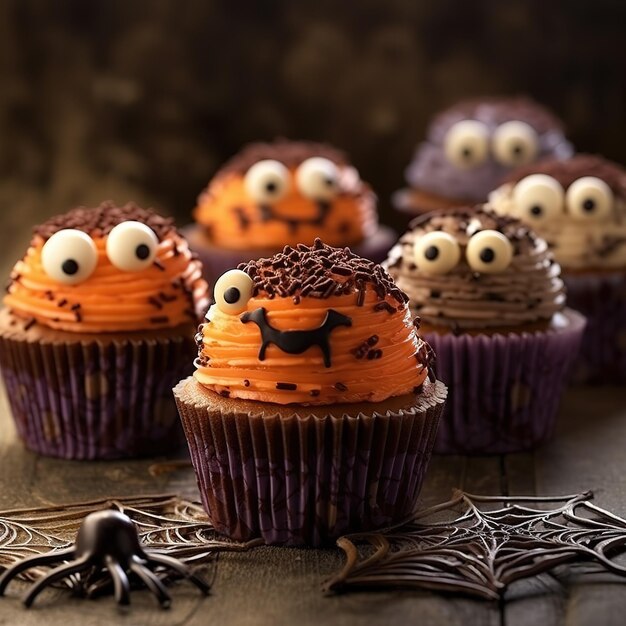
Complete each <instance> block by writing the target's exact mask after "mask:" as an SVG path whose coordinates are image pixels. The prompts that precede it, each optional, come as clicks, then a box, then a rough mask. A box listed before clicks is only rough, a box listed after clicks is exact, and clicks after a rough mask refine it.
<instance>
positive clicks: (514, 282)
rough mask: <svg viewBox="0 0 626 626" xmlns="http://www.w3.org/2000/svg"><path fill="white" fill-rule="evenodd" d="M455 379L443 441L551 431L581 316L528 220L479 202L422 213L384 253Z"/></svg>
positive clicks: (468, 448) (449, 379) (497, 441)
mask: <svg viewBox="0 0 626 626" xmlns="http://www.w3.org/2000/svg"><path fill="white" fill-rule="evenodd" d="M386 265H387V266H388V270H389V273H390V274H391V276H393V277H394V278H395V280H396V284H397V285H398V286H399V287H400V288H401V289H402V290H404V291H405V292H406V293H407V294H408V296H409V298H410V306H411V308H412V310H413V312H414V313H416V314H419V316H420V317H421V319H422V335H423V336H424V338H425V339H426V341H428V343H429V344H430V345H431V346H432V347H433V349H434V351H435V352H436V354H437V375H438V376H439V377H440V378H441V380H443V381H444V382H445V383H446V384H447V385H448V388H449V400H448V402H447V403H446V410H445V414H444V417H443V418H442V422H441V427H440V429H439V435H438V438H437V443H436V447H435V449H436V451H438V452H443V453H467V454H500V453H506V452H513V451H517V450H524V449H530V448H533V447H535V446H537V445H538V444H540V443H542V442H544V441H545V440H546V439H547V438H548V437H549V436H550V435H551V434H552V431H553V427H554V422H555V417H556V413H557V409H558V405H559V399H560V396H561V392H562V389H563V387H564V384H565V380H566V376H567V373H568V371H569V368H570V365H571V363H572V362H573V360H574V358H575V357H576V354H577V352H578V349H579V343H580V338H581V335H582V332H583V329H584V324H585V322H584V318H583V317H582V316H581V315H579V314H578V313H576V312H574V311H571V310H569V309H565V308H564V303H565V293H564V288H563V283H562V281H561V278H560V268H559V266H558V264H557V263H555V262H554V261H553V259H552V255H551V254H550V252H549V250H548V246H547V244H546V242H545V241H544V240H543V239H540V238H539V237H537V236H536V235H535V234H534V233H533V232H532V231H531V230H530V229H528V228H527V227H526V226H524V225H523V224H522V223H521V222H519V221H517V220H515V219H512V218H506V217H501V216H498V215H496V214H494V213H491V212H489V211H485V210H482V209H481V208H480V207H474V208H459V209H448V210H447V211H445V212H443V213H439V214H430V215H425V216H423V217H421V218H417V219H416V220H415V221H414V222H413V223H412V224H411V226H410V229H409V231H408V232H407V233H405V234H404V235H403V236H402V237H401V239H400V242H399V243H398V244H397V246H396V247H395V248H394V249H393V250H392V251H391V253H390V256H389V259H388V261H387V263H386Z"/></svg>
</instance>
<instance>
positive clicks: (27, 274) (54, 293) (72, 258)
mask: <svg viewBox="0 0 626 626" xmlns="http://www.w3.org/2000/svg"><path fill="white" fill-rule="evenodd" d="M4 305H5V307H4V308H3V309H2V310H1V311H0V366H1V369H2V376H3V378H4V382H5V385H6V387H7V391H8V397H9V402H10V404H11V409H12V412H13V417H14V419H15V422H16V425H17V429H18V432H19V434H20V436H21V437H22V439H23V440H24V442H25V444H26V445H27V446H28V447H29V448H30V449H32V450H34V451H36V452H39V453H41V454H45V455H50V456H58V457H63V458H68V459H99V458H116V457H126V456H135V455H145V454H154V453H157V452H162V451H163V450H165V449H167V448H168V447H171V446H172V445H173V444H174V443H175V442H176V441H177V440H178V441H180V439H179V438H177V437H176V436H175V435H176V434H177V418H176V409H175V407H174V403H173V401H172V400H171V399H170V393H169V391H168V389H170V388H171V385H172V384H173V383H174V382H175V381H176V380H178V379H179V378H180V376H181V375H184V373H185V372H186V371H187V370H188V366H189V365H188V364H189V358H190V355H191V354H192V353H193V351H194V346H193V342H192V341H190V339H189V337H190V335H191V334H193V329H194V328H195V326H196V324H197V321H198V320H199V319H200V317H201V315H202V313H203V312H204V311H205V310H206V306H207V305H208V299H207V284H206V283H205V281H204V280H203V279H202V278H201V266H200V262H199V261H197V260H195V259H194V258H193V257H192V254H191V252H190V250H189V247H188V245H187V242H186V241H185V240H184V239H183V238H182V237H181V236H180V234H179V233H178V232H177V231H176V229H175V227H174V225H173V221H172V220H171V219H169V218H164V217H161V216H159V215H157V214H155V213H153V212H152V211H149V210H145V209H142V208H140V207H138V206H136V205H133V204H128V205H126V206H124V207H121V208H120V207H116V206H114V205H113V204H110V203H104V204H102V205H101V206H100V207H98V208H95V209H86V208H78V209H74V210H72V211H70V212H68V213H66V214H65V215H60V216H57V217H53V218H51V219H50V220H48V221H47V222H45V223H44V224H42V225H40V226H37V227H36V228H35V229H34V235H33V238H32V240H31V244H30V247H29V249H28V250H27V252H26V255H25V256H24V258H23V259H21V260H20V261H18V262H17V263H16V265H15V267H14V268H13V271H12V273H11V279H10V283H9V286H8V289H7V294H6V296H5V297H4Z"/></svg>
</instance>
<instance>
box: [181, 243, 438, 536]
mask: <svg viewBox="0 0 626 626" xmlns="http://www.w3.org/2000/svg"><path fill="white" fill-rule="evenodd" d="M214 297H215V302H216V304H215V305H214V306H212V307H211V309H210V310H209V312H208V313H207V323H206V324H204V326H203V328H202V330H201V332H200V333H199V334H198V336H197V340H198V345H199V357H198V359H197V361H196V367H197V369H196V372H195V375H194V376H193V377H190V378H188V379H185V380H183V381H181V383H180V384H179V385H178V386H177V387H176V388H175V389H174V395H175V397H176V401H177V403H178V408H179V411H180V415H181V419H182V422H183V426H184V429H185V434H186V436H187V440H188V443H189V450H190V453H191V459H192V462H193V465H194V468H195V471H196V474H197V478H198V486H199V489H200V495H201V497H202V502H203V504H204V507H205V509H206V511H207V514H208V515H209V518H210V519H211V522H212V523H213V524H214V525H215V527H216V528H217V529H218V530H219V531H220V532H222V533H224V534H226V535H229V536H230V537H232V538H234V539H239V540H247V539H251V538H254V537H261V538H263V539H264V540H265V541H266V542H267V543H279V544H312V545H321V544H325V543H328V542H331V541H332V540H333V539H335V538H336V537H338V536H340V535H342V534H344V533H346V532H349V531H358V530H365V529H371V528H376V527H380V526H385V525H388V524H391V523H394V522H398V521H401V520H403V519H404V518H406V517H407V516H408V515H410V514H411V513H412V512H413V510H414V508H415V505H416V502H417V497H418V494H419V491H420V488H421V485H422V480H423V478H424V474H425V472H426V467H427V465H428V461H429V458H430V453H431V449H432V446H433V443H434V440H435V433H436V430H437V424H438V421H439V415H440V413H441V410H442V408H443V403H444V399H445V395H446V390H445V387H444V385H443V384H442V383H440V382H437V381H435V379H434V377H433V376H432V373H431V372H430V370H429V362H430V355H431V351H430V348H429V347H428V345H427V344H425V343H424V342H423V341H422V340H421V339H420V337H419V336H418V335H417V331H416V327H415V324H414V323H413V320H412V317H411V315H410V312H409V309H408V306H407V297H406V295H405V294H404V293H403V292H402V291H400V290H399V289H398V288H397V287H396V286H395V285H394V284H393V282H392V280H391V279H390V277H389V276H388V275H387V273H386V272H385V271H384V270H383V269H382V268H381V267H380V266H379V265H376V264H374V263H372V262H370V261H366V260H365V259H362V258H360V257H358V256H356V255H354V254H352V253H351V252H350V250H349V249H347V248H340V249H338V248H331V247H329V246H326V245H324V244H323V243H321V242H320V241H319V239H318V240H317V241H316V242H315V244H314V245H313V246H312V247H310V248H309V247H307V246H305V245H302V244H300V245H298V246H297V248H290V247H286V248H285V249H284V250H283V252H281V253H279V254H277V255H275V256H273V257H271V258H268V259H261V260H259V261H250V262H249V263H247V264H245V265H240V266H239V269H237V270H231V271H229V272H227V273H226V274H224V275H223V276H222V277H221V278H220V279H219V280H218V281H217V283H216V285H215V290H214Z"/></svg>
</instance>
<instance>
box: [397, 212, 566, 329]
mask: <svg viewBox="0 0 626 626" xmlns="http://www.w3.org/2000/svg"><path fill="white" fill-rule="evenodd" d="M385 265H386V266H387V268H388V270H389V273H390V274H391V276H393V277H394V278H395V280H396V283H397V285H398V287H399V288H400V289H402V290H404V291H406V293H407V294H408V296H409V298H410V302H411V307H412V308H414V309H415V311H416V312H418V313H419V315H420V317H421V318H422V320H423V321H424V322H426V323H428V324H430V325H434V326H441V325H443V326H448V327H451V328H454V329H459V330H461V329H481V328H482V329H485V328H498V327H503V326H511V325H515V326H516V325H519V324H526V323H534V322H537V321H541V320H549V319H550V318H552V316H553V315H554V314H555V313H556V312H558V311H560V310H561V309H562V308H563V306H564V303H565V294H564V287H563V283H562V281H561V279H560V277H559V275H560V268H559V266H558V265H557V264H556V263H555V262H554V261H553V259H552V256H551V254H550V252H549V251H548V246H547V244H546V242H545V241H544V240H542V239H540V238H538V237H536V236H535V235H534V234H533V233H532V231H530V230H529V229H528V228H527V227H526V226H524V225H523V224H522V223H521V222H519V221H518V220H515V219H512V218H507V217H502V216H498V215H496V214H494V213H492V212H489V211H486V210H483V209H481V208H480V207H476V208H473V209H472V208H469V207H468V208H460V209H452V210H448V211H445V212H443V213H440V214H430V215H427V216H424V217H421V218H418V219H416V220H414V221H413V222H412V223H411V225H410V227H409V231H408V232H407V233H405V234H404V235H403V236H402V237H401V239H400V241H399V243H398V244H397V245H396V246H395V247H394V248H393V249H392V250H391V252H390V253H389V258H388V260H387V261H386V263H385Z"/></svg>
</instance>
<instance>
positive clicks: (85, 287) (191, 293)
mask: <svg viewBox="0 0 626 626" xmlns="http://www.w3.org/2000/svg"><path fill="white" fill-rule="evenodd" d="M73 227H76V226H75V225H73ZM92 239H93V241H94V243H95V245H96V248H97V252H98V260H97V265H96V269H95V270H94V272H93V274H91V275H90V276H89V278H88V279H87V280H85V281H84V282H82V283H79V284H76V285H67V284H63V283H60V282H58V281H56V280H55V279H53V278H52V277H51V276H49V275H48V274H47V273H46V272H45V270H44V268H43V266H42V260H41V254H42V249H43V246H44V244H45V241H46V240H45V238H44V237H42V236H41V235H40V234H36V235H35V236H34V237H33V239H32V241H31V245H30V247H29V249H28V251H27V252H26V255H25V257H24V258H23V259H22V260H20V261H18V262H17V263H16V265H15V267H14V268H13V272H12V274H11V278H12V281H11V284H10V286H9V288H8V293H7V295H6V296H5V297H4V304H5V306H7V307H8V308H9V309H10V310H11V311H12V312H13V314H15V315H16V316H18V317H21V318H24V319H26V320H29V322H31V321H35V322H38V323H41V324H43V325H45V326H48V327H50V328H53V329H57V330H63V331H70V332H81V333H99V332H120V331H121V332H126V331H138V330H145V329H158V328H173V327H175V326H178V325H180V324H184V323H195V322H197V320H198V319H199V318H200V316H201V315H202V313H203V312H204V311H205V310H206V307H207V305H208V286H207V284H206V282H205V281H204V280H203V279H202V277H201V269H202V268H201V264H200V262H199V261H197V260H195V259H193V258H192V254H191V251H190V250H189V247H188V245H187V242H186V241H185V239H184V238H183V237H181V236H180V235H179V234H178V233H177V232H176V230H175V229H174V228H171V229H170V230H169V232H168V233H167V235H166V236H165V237H164V238H163V239H162V240H161V241H159V244H158V248H157V254H156V258H155V263H154V264H153V265H152V266H150V267H148V268H147V269H144V270H141V271H137V272H123V271H121V270H119V269H117V268H116V267H115V266H114V265H113V264H112V263H111V262H110V260H109V259H108V257H107V254H106V236H102V235H101V236H95V233H92Z"/></svg>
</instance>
